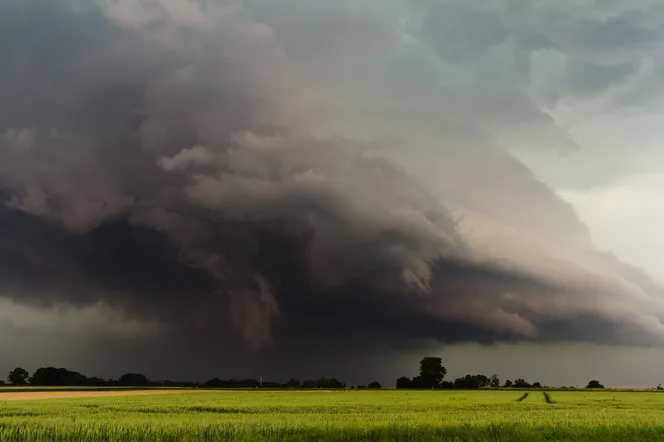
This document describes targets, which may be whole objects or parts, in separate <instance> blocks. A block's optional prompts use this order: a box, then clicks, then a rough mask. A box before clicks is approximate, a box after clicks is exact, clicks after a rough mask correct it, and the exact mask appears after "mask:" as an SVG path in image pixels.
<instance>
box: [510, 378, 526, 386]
mask: <svg viewBox="0 0 664 442" xmlns="http://www.w3.org/2000/svg"><path fill="white" fill-rule="evenodd" d="M513 387H514V388H530V384H529V383H528V382H526V380H525V379H522V378H519V379H517V380H516V381H514V385H513Z"/></svg>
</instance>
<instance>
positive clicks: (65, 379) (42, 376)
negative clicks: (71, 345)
mask: <svg viewBox="0 0 664 442" xmlns="http://www.w3.org/2000/svg"><path fill="white" fill-rule="evenodd" d="M30 384H31V385H37V386H42V387H56V386H58V387H65V386H69V387H81V386H85V385H90V380H89V379H88V378H87V377H86V376H84V375H82V374H81V373H78V372H76V371H71V370H67V369H66V368H55V367H42V368H39V369H37V370H36V371H35V372H34V373H32V377H31V378H30Z"/></svg>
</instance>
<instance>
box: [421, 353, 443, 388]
mask: <svg viewBox="0 0 664 442" xmlns="http://www.w3.org/2000/svg"><path fill="white" fill-rule="evenodd" d="M445 374H447V370H446V369H445V367H443V360H442V359H441V358H433V357H426V358H423V359H422V360H421V361H420V376H419V377H420V381H421V382H422V387H424V388H436V387H438V386H439V385H440V383H441V382H442V381H443V378H444V377H445Z"/></svg>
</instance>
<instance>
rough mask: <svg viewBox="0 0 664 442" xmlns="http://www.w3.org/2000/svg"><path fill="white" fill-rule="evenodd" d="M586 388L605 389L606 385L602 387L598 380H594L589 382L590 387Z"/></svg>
mask: <svg viewBox="0 0 664 442" xmlns="http://www.w3.org/2000/svg"><path fill="white" fill-rule="evenodd" d="M586 388H604V385H602V384H601V383H600V382H599V381H598V380H595V379H594V380H592V381H590V382H588V385H587V386H586Z"/></svg>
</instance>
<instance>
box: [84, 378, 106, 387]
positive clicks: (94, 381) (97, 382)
mask: <svg viewBox="0 0 664 442" xmlns="http://www.w3.org/2000/svg"><path fill="white" fill-rule="evenodd" d="M88 385H89V386H91V387H105V386H106V381H105V380H103V379H101V378H96V377H92V378H88Z"/></svg>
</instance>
